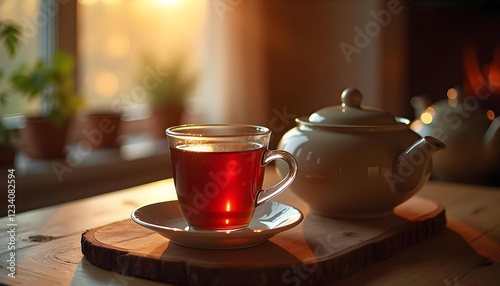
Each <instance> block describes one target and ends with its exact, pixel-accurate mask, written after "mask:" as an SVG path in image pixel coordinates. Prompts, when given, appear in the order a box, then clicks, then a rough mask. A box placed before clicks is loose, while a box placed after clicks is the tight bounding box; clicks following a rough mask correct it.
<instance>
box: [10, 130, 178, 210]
mask: <svg viewBox="0 0 500 286" xmlns="http://www.w3.org/2000/svg"><path fill="white" fill-rule="evenodd" d="M122 142H123V143H122V145H121V147H119V148H112V149H100V150H93V151H91V152H84V151H82V150H81V149H78V145H70V146H69V150H72V151H71V152H70V155H69V156H67V157H66V158H61V159H54V160H33V159H30V158H28V157H27V156H26V155H25V154H24V153H23V152H19V153H18V154H17V155H16V162H15V169H16V175H17V180H16V184H17V185H16V190H17V192H16V210H17V211H18V212H21V211H26V210H29V209H34V208H39V207H43V206H48V205H52V204H57V203H62V202H66V201H71V200H75V199H80V198H84V197H88V196H93V195H97V194H101V193H106V192H110V191H115V190H119V189H123V188H127V187H132V186H136V185H140V184H145V183H149V182H153V181H157V180H161V179H165V178H168V177H171V167H170V154H169V151H168V144H167V142H166V139H152V138H151V137H149V136H148V135H145V134H136V135H127V136H125V137H124V138H123V140H122Z"/></svg>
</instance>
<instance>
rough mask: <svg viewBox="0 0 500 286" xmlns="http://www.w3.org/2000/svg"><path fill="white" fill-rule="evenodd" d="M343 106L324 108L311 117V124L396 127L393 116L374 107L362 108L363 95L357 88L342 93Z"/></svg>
mask: <svg viewBox="0 0 500 286" xmlns="http://www.w3.org/2000/svg"><path fill="white" fill-rule="evenodd" d="M340 98H341V101H342V104H341V105H337V106H329V107H325V108H322V109H320V110H318V111H316V112H314V113H313V114H311V116H309V122H311V123H321V124H330V125H365V126H367V125H394V124H397V123H398V122H397V121H396V119H395V118H394V116H393V115H392V114H390V113H389V112H386V111H383V110H381V109H376V108H372V107H365V106H363V107H362V106H361V102H362V101H363V95H362V94H361V92H360V91H359V90H357V89H356V88H352V87H350V88H347V89H346V90H344V91H343V92H342V95H341V97H340Z"/></svg>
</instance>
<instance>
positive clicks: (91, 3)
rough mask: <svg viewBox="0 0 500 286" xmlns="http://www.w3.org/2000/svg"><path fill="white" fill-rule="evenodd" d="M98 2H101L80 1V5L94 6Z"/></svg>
mask: <svg viewBox="0 0 500 286" xmlns="http://www.w3.org/2000/svg"><path fill="white" fill-rule="evenodd" d="M97 2H99V0H78V3H80V5H94V4H96V3H97Z"/></svg>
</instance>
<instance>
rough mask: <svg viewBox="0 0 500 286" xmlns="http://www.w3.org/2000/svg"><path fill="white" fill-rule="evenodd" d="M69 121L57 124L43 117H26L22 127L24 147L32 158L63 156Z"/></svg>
mask: <svg viewBox="0 0 500 286" xmlns="http://www.w3.org/2000/svg"><path fill="white" fill-rule="evenodd" d="M68 126H69V122H67V123H65V124H64V125H62V126H58V125H56V124H54V123H53V122H52V121H50V120H49V119H48V118H45V117H28V118H26V127H25V128H24V129H23V131H22V132H23V133H24V138H25V148H26V153H27V155H28V157H30V158H32V159H54V158H60V157H63V156H64V153H65V152H64V147H65V145H66V136H67V134H68Z"/></svg>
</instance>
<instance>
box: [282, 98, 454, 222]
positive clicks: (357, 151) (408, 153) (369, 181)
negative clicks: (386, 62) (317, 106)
mask: <svg viewBox="0 0 500 286" xmlns="http://www.w3.org/2000/svg"><path fill="white" fill-rule="evenodd" d="M341 99H342V105H340V106H332V107H327V108H323V109H321V110H318V111H317V112H315V113H313V114H312V115H311V116H309V117H301V118H297V119H296V122H297V127H295V128H293V129H291V130H289V131H288V132H287V133H286V134H285V135H284V136H283V138H282V139H281V141H280V143H279V146H278V148H279V149H283V150H286V151H288V152H290V153H292V154H293V155H294V156H295V158H296V159H297V162H298V173H297V177H296V179H295V182H294V183H293V184H292V186H291V188H292V190H293V191H294V192H295V193H296V194H297V195H298V196H299V197H300V198H301V199H303V200H304V201H306V202H307V203H308V204H309V206H310V208H311V211H312V212H313V213H316V214H319V215H323V216H329V217H340V218H375V217H382V216H386V215H390V214H392V210H393V208H394V207H395V206H397V205H398V204H400V203H402V202H404V201H406V200H407V199H409V198H410V197H412V196H413V195H414V194H415V193H416V192H417V191H418V190H419V189H420V188H421V187H422V186H423V185H424V184H425V183H426V182H427V180H428V179H429V176H430V173H431V169H432V161H431V157H432V155H433V154H434V153H435V152H436V151H439V150H442V149H444V148H445V145H444V144H443V143H442V142H441V141H439V140H438V139H435V138H433V137H425V138H421V137H420V136H419V135H418V134H416V133H415V132H413V131H412V130H411V129H410V128H409V127H408V123H409V120H407V119H404V118H395V117H394V116H392V115H391V114H390V113H388V112H385V111H382V110H378V109H374V108H367V107H362V106H361V101H362V95H361V93H360V92H359V91H358V90H357V89H354V88H348V89H346V90H344V92H343V93H342V96H341ZM277 169H278V172H279V173H281V174H282V175H285V174H286V172H287V168H286V166H282V165H280V164H277Z"/></svg>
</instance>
